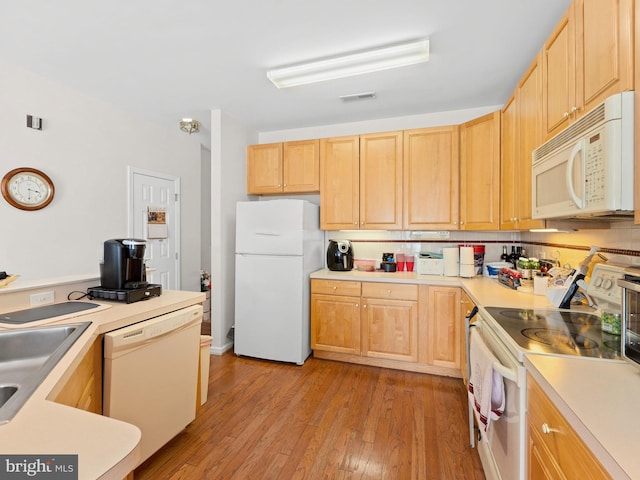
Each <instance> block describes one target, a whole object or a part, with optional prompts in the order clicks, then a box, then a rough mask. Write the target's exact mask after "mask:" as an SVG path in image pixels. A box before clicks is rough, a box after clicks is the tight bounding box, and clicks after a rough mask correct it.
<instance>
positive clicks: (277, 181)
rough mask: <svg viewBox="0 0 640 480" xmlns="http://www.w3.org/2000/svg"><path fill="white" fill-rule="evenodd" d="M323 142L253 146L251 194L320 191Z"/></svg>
mask: <svg viewBox="0 0 640 480" xmlns="http://www.w3.org/2000/svg"><path fill="white" fill-rule="evenodd" d="M319 146H320V142H319V140H302V141H297V142H284V143H269V144H261V145H249V147H247V193H248V194H253V195H267V194H280V193H316V192H319V191H320V147H319Z"/></svg>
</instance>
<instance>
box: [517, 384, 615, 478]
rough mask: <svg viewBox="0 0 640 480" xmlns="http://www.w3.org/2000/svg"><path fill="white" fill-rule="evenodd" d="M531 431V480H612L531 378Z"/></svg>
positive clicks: (529, 472)
mask: <svg viewBox="0 0 640 480" xmlns="http://www.w3.org/2000/svg"><path fill="white" fill-rule="evenodd" d="M527 427H528V429H527V430H528V432H527V452H528V453H527V456H528V462H527V464H528V469H527V470H528V472H527V478H528V479H529V480H539V479H554V480H555V479H558V480H564V479H567V478H589V479H594V480H595V479H609V478H611V477H610V476H609V475H608V474H607V473H606V472H605V470H604V469H603V468H602V466H601V465H600V463H599V462H598V460H597V459H596V458H595V457H594V456H593V454H592V453H591V451H590V450H589V449H588V448H587V446H586V445H585V444H584V442H583V441H582V440H581V439H580V437H578V435H577V434H576V432H575V431H574V430H573V429H572V428H571V426H570V425H569V424H568V423H567V421H566V420H565V419H564V417H563V416H562V414H561V413H560V412H559V411H558V409H557V408H556V407H555V405H554V404H553V402H552V401H551V400H550V399H549V397H547V395H546V394H545V393H544V392H543V391H542V388H541V387H540V386H539V385H538V384H537V383H536V381H535V380H534V379H533V377H531V375H527Z"/></svg>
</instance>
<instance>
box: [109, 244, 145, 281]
mask: <svg viewBox="0 0 640 480" xmlns="http://www.w3.org/2000/svg"><path fill="white" fill-rule="evenodd" d="M146 246H147V242H146V241H145V240H138V239H136V238H124V239H113V240H107V241H105V242H104V263H102V264H101V265H100V282H101V284H102V287H103V288H112V289H115V290H129V289H139V288H146V287H147V285H148V283H147V275H146V266H145V263H144V251H145V248H146Z"/></svg>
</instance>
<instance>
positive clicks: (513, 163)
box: [500, 54, 544, 230]
mask: <svg viewBox="0 0 640 480" xmlns="http://www.w3.org/2000/svg"><path fill="white" fill-rule="evenodd" d="M540 59H541V54H538V55H536V58H535V59H534V61H533V62H532V64H531V65H530V66H529V68H528V69H527V71H526V72H525V74H524V75H523V77H522V79H521V80H520V82H519V83H518V86H517V87H516V90H515V91H514V93H513V95H512V96H511V98H509V100H507V102H506V103H505V106H504V107H503V109H502V126H501V128H502V133H501V141H502V147H501V156H502V160H501V162H500V169H501V178H500V185H501V188H500V202H501V209H500V228H501V229H503V230H528V229H530V228H542V227H543V226H544V221H543V220H534V219H533V218H532V206H531V154H532V152H533V150H534V149H535V148H536V147H538V146H539V145H540V144H541V143H542V96H541V95H542V71H541V68H540Z"/></svg>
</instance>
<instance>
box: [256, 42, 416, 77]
mask: <svg viewBox="0 0 640 480" xmlns="http://www.w3.org/2000/svg"><path fill="white" fill-rule="evenodd" d="M428 60H429V40H420V41H417V42H411V43H403V44H399V45H391V46H387V47H382V48H377V49H373V50H367V51H363V52H359V53H352V54H348V55H343V56H340V57H332V58H327V59H324V60H317V61H313V62H308V63H303V64H299V65H294V66H291V67H283V68H276V69H273V70H269V71H268V72H267V77H268V78H269V80H271V81H272V82H273V84H274V85H275V86H276V87H278V88H287V87H295V86H297V85H306V84H308V83H315V82H322V81H325V80H333V79H336V78H342V77H350V76H353V75H360V74H362V73H370V72H377V71H379V70H388V69H390V68H397V67H404V66H407V65H413V64H416V63H421V62H426V61H428Z"/></svg>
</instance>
